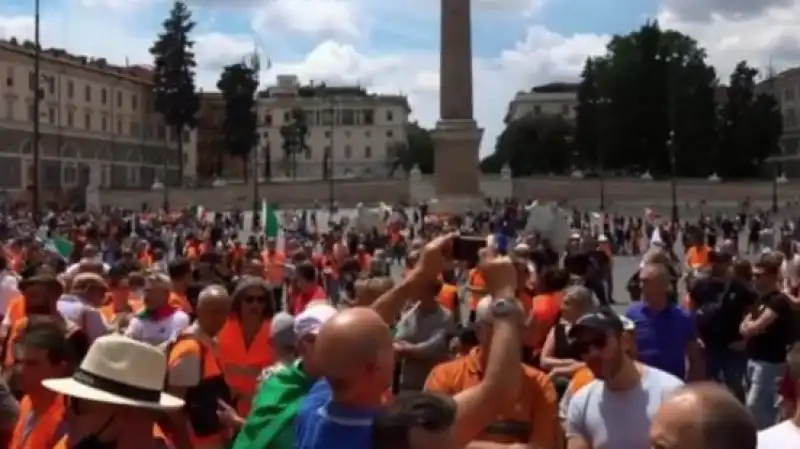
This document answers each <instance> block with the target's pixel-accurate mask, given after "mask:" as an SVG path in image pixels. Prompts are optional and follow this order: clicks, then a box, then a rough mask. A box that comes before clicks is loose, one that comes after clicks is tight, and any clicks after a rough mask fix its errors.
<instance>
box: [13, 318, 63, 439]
mask: <svg viewBox="0 0 800 449" xmlns="http://www.w3.org/2000/svg"><path fill="white" fill-rule="evenodd" d="M18 349H19V352H18V355H17V367H18V369H19V382H18V384H17V386H18V387H19V389H20V390H21V392H22V393H23V394H24V396H23V397H22V400H21V401H20V410H19V419H18V420H17V422H16V426H15V427H14V432H13V434H12V436H11V442H10V444H9V446H7V447H12V448H14V449H40V448H50V447H52V446H53V444H55V443H56V442H58V441H59V440H60V439H61V437H63V436H64V434H65V433H66V430H67V429H66V422H65V407H64V405H65V401H64V397H63V396H61V395H60V394H57V393H55V392H53V391H50V390H48V389H47V388H45V387H43V386H42V381H43V380H46V379H54V378H59V377H64V376H66V375H67V374H69V373H70V372H71V371H72V366H73V362H74V360H70V359H69V357H68V354H70V350H69V345H68V343H67V339H66V336H65V334H64V330H63V329H62V328H61V327H60V326H59V324H58V323H56V322H55V321H52V322H43V323H35V324H31V325H30V326H28V328H27V329H26V330H25V334H24V335H23V336H22V337H21V339H20V341H19V343H18Z"/></svg>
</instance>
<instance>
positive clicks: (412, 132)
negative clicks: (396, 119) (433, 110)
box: [389, 122, 434, 176]
mask: <svg viewBox="0 0 800 449" xmlns="http://www.w3.org/2000/svg"><path fill="white" fill-rule="evenodd" d="M392 152H393V153H394V154H395V155H396V156H397V158H396V160H394V161H392V162H391V164H392V165H391V166H390V167H389V176H394V173H395V172H396V171H397V169H398V168H402V169H403V170H405V171H406V172H410V171H411V170H412V169H413V168H414V167H418V168H419V171H420V172H422V173H424V174H431V173H433V152H434V143H433V137H432V135H431V131H430V130H428V129H425V128H423V127H421V126H419V124H418V123H416V122H414V123H410V124H408V126H406V142H405V143H404V144H398V145H397V146H396V147H395V148H393V149H392Z"/></svg>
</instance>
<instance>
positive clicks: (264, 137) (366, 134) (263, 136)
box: [261, 129, 394, 142]
mask: <svg viewBox="0 0 800 449" xmlns="http://www.w3.org/2000/svg"><path fill="white" fill-rule="evenodd" d="M323 135H324V136H325V138H326V139H330V138H331V135H332V133H331V132H330V130H325V131H324V132H323ZM352 136H353V133H352V132H350V131H349V130H345V132H344V137H345V138H346V139H349V138H351V137H352ZM364 137H368V138H369V137H372V131H371V130H366V131H364ZM386 138H388V139H393V138H394V130H391V129H387V130H386ZM261 139H262V142H266V141H268V140H269V132H268V131H265V132H263V133H262V134H261Z"/></svg>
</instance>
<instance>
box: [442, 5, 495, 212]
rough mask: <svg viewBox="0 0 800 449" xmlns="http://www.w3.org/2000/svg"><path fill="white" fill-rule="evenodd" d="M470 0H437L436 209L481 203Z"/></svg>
mask: <svg viewBox="0 0 800 449" xmlns="http://www.w3.org/2000/svg"><path fill="white" fill-rule="evenodd" d="M470 1H471V0H441V6H442V11H441V14H442V19H441V20H442V21H441V31H440V32H441V49H440V52H441V54H440V58H441V59H440V67H439V121H438V122H437V123H436V128H434V130H433V140H434V185H435V187H436V197H437V200H438V201H437V202H436V203H435V205H432V208H433V209H434V210H435V211H436V212H447V213H463V212H466V210H467V209H472V210H476V209H479V208H481V207H482V205H483V198H482V195H481V192H480V180H479V170H478V150H479V147H480V143H481V138H482V137H483V129H482V128H479V127H478V125H477V123H476V122H475V119H474V118H473V105H472V29H471V9H472V8H471V5H470Z"/></svg>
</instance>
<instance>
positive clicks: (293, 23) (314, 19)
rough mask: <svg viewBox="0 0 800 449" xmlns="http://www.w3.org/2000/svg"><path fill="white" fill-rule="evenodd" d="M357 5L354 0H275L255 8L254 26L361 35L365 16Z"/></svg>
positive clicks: (257, 28) (260, 28) (349, 35)
mask: <svg viewBox="0 0 800 449" xmlns="http://www.w3.org/2000/svg"><path fill="white" fill-rule="evenodd" d="M357 6H358V3H357V2H356V1H354V0H272V1H269V2H267V3H266V4H264V5H263V6H262V7H261V8H259V9H258V10H257V11H256V13H255V16H254V19H253V27H254V28H255V29H256V30H273V29H276V28H277V29H281V30H286V31H290V32H300V33H303V34H311V35H320V34H321V35H330V36H346V37H358V36H360V35H361V33H362V27H361V25H362V18H361V16H360V9H359V8H358V7H357Z"/></svg>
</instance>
